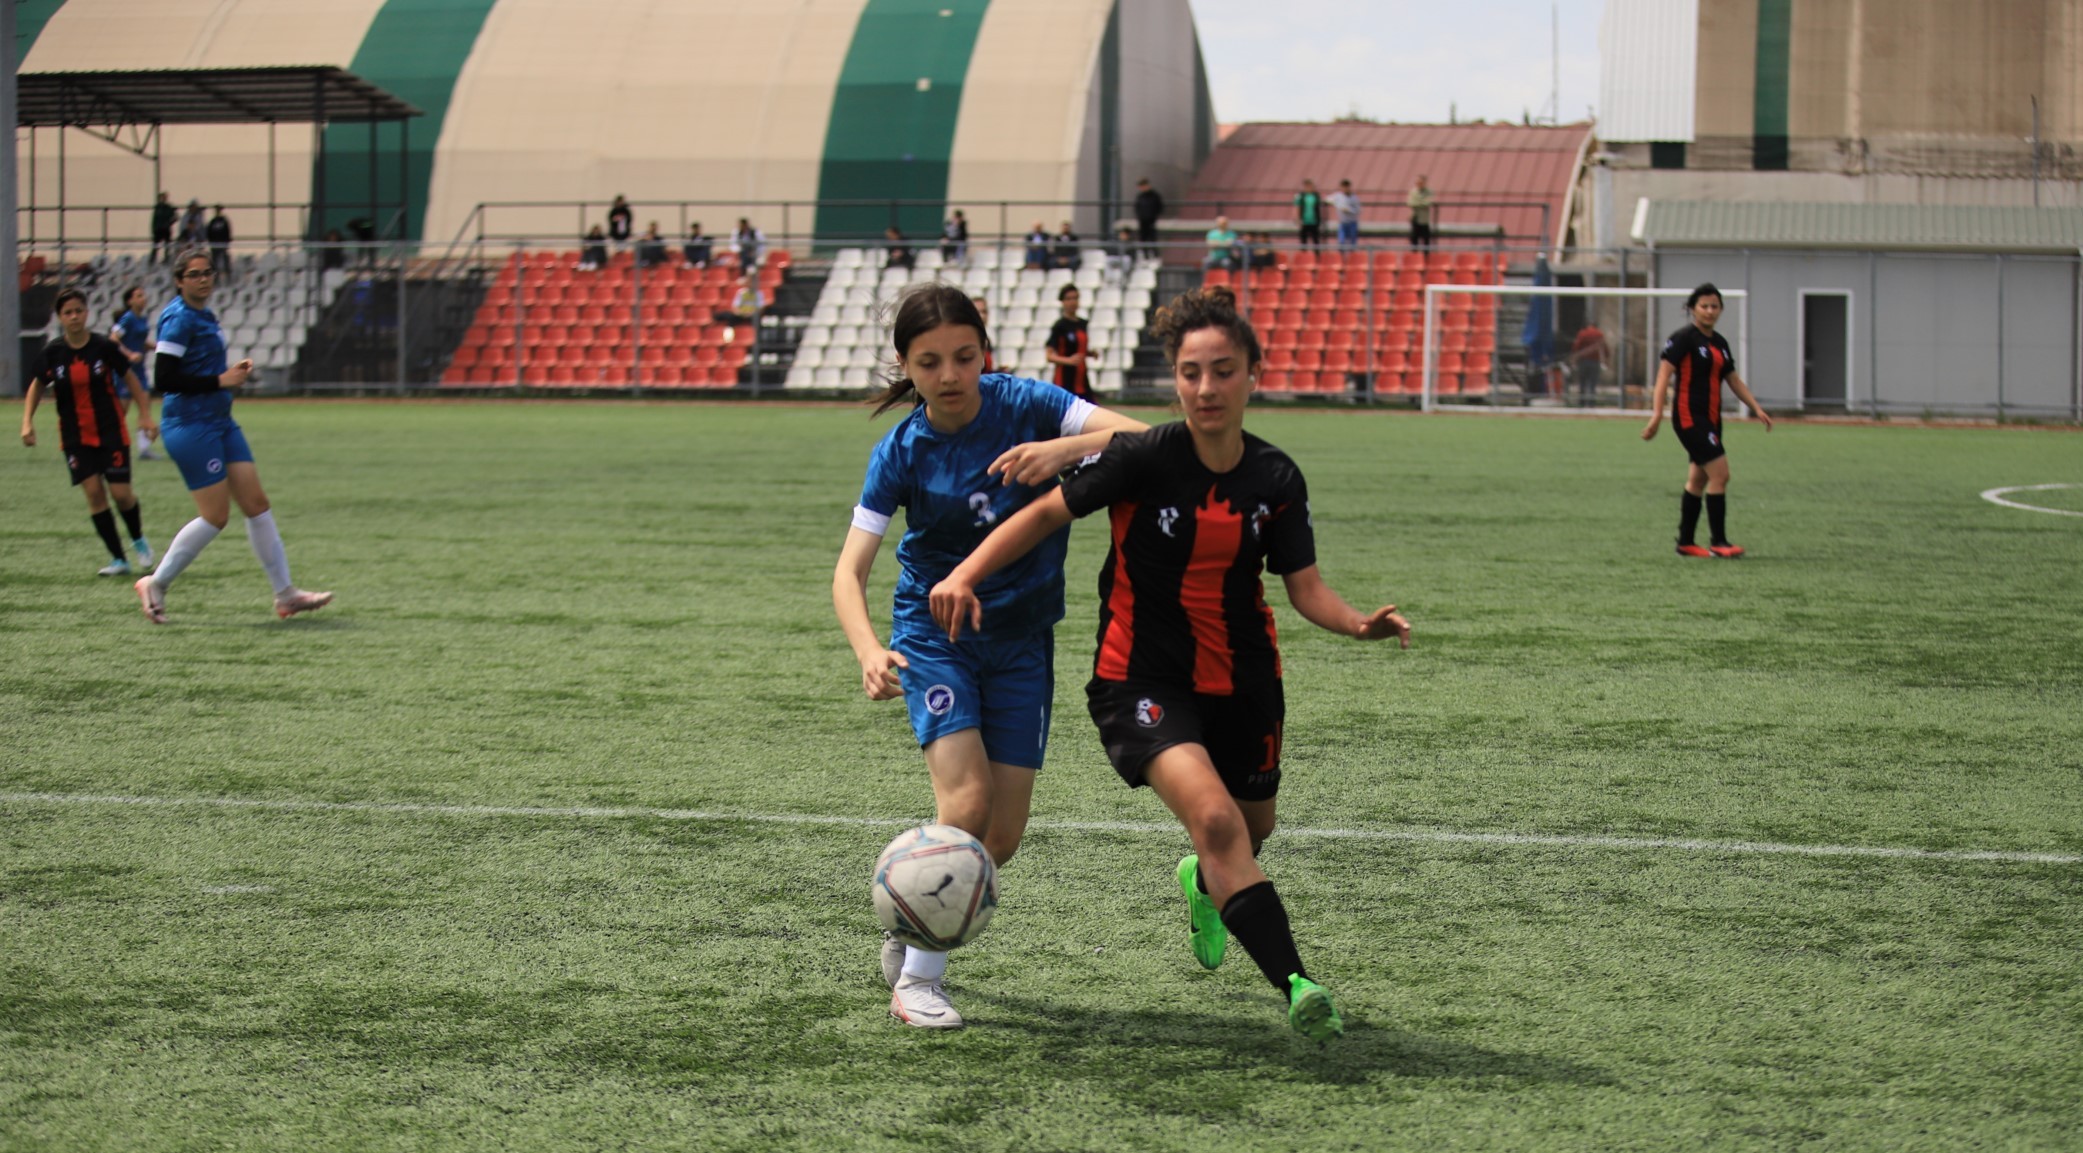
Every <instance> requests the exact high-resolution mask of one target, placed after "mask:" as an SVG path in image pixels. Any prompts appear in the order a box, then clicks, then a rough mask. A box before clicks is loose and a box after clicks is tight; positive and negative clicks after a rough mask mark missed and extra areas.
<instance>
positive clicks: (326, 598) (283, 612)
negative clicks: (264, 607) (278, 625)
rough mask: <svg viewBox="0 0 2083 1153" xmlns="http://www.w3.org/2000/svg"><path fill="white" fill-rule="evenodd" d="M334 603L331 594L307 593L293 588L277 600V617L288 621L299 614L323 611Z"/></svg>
mask: <svg viewBox="0 0 2083 1153" xmlns="http://www.w3.org/2000/svg"><path fill="white" fill-rule="evenodd" d="M332 603H333V594H331V593H307V592H305V591H304V590H303V589H299V588H293V589H290V590H289V591H288V592H286V593H283V594H282V595H281V596H278V597H276V598H275V615H276V616H278V617H281V618H282V619H283V620H288V619H289V618H290V617H293V616H295V615H297V614H298V613H308V612H311V611H312V610H314V609H322V608H324V607H325V606H327V605H329V604H332Z"/></svg>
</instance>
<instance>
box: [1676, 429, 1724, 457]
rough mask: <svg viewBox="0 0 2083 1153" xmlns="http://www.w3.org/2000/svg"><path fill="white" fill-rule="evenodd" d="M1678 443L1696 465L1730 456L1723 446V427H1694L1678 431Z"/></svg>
mask: <svg viewBox="0 0 2083 1153" xmlns="http://www.w3.org/2000/svg"><path fill="white" fill-rule="evenodd" d="M1678 443H1679V444H1682V445H1684V446H1685V455H1686V456H1687V457H1689V458H1691V460H1692V462H1693V463H1694V464H1708V463H1711V462H1713V461H1717V460H1720V459H1721V458H1722V457H1724V456H1727V455H1728V450H1727V449H1725V448H1723V447H1722V445H1721V426H1719V425H1711V424H1709V425H1700V424H1696V425H1693V426H1692V427H1691V428H1681V429H1679V430H1678Z"/></svg>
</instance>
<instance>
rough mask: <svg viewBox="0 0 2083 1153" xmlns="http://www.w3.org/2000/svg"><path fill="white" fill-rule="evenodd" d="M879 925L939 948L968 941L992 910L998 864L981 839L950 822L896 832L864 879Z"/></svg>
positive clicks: (903, 938) (995, 906)
mask: <svg viewBox="0 0 2083 1153" xmlns="http://www.w3.org/2000/svg"><path fill="white" fill-rule="evenodd" d="M870 884H871V886H872V889H873V892H874V894H875V915H876V916H877V917H879V918H881V920H882V927H883V928H885V929H888V930H889V931H890V932H892V933H894V934H896V937H897V939H898V940H900V941H902V942H904V943H905V944H907V945H911V946H914V947H916V948H920V949H927V950H930V951H932V952H935V953H944V952H946V951H947V950H949V949H952V948H954V947H956V946H957V945H961V944H964V943H966V942H968V941H970V940H973V939H974V938H975V937H976V935H977V934H978V933H981V932H983V931H984V926H985V925H988V924H990V923H991V914H992V913H993V912H995V911H997V909H998V867H997V866H996V865H993V864H992V863H991V854H990V853H987V852H985V851H984V843H983V842H982V841H979V840H977V839H976V838H975V837H972V836H970V835H969V834H968V833H965V832H963V831H962V830H960V829H957V828H955V827H954V826H952V825H925V826H922V827H920V828H916V829H906V830H905V831H903V832H902V833H899V834H897V839H896V840H894V841H891V842H890V844H889V847H888V848H886V849H884V850H883V851H882V856H880V857H877V858H876V859H875V875H874V877H873V879H872V880H871V882H870Z"/></svg>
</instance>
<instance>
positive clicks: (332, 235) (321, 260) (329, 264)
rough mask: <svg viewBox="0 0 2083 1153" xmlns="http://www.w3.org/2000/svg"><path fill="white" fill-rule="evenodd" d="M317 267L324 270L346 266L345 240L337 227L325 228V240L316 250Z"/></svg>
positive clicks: (329, 270)
mask: <svg viewBox="0 0 2083 1153" xmlns="http://www.w3.org/2000/svg"><path fill="white" fill-rule="evenodd" d="M318 267H319V268H321V269H323V270H324V271H326V272H331V271H332V270H333V269H335V268H345V267H347V240H346V238H345V237H342V236H341V235H340V230H339V229H337V228H328V229H326V230H325V241H324V243H323V244H322V245H321V246H320V247H319V250H318Z"/></svg>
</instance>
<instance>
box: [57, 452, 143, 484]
mask: <svg viewBox="0 0 2083 1153" xmlns="http://www.w3.org/2000/svg"><path fill="white" fill-rule="evenodd" d="M65 468H66V470H67V471H69V472H71V473H72V483H73V484H75V485H77V484H79V483H80V482H81V481H83V480H86V479H87V478H88V477H90V476H99V477H105V478H107V480H108V482H109V483H110V484H129V483H130V449H129V448H128V447H125V448H98V447H92V446H88V445H81V446H80V447H78V448H68V449H66V450H65Z"/></svg>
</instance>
